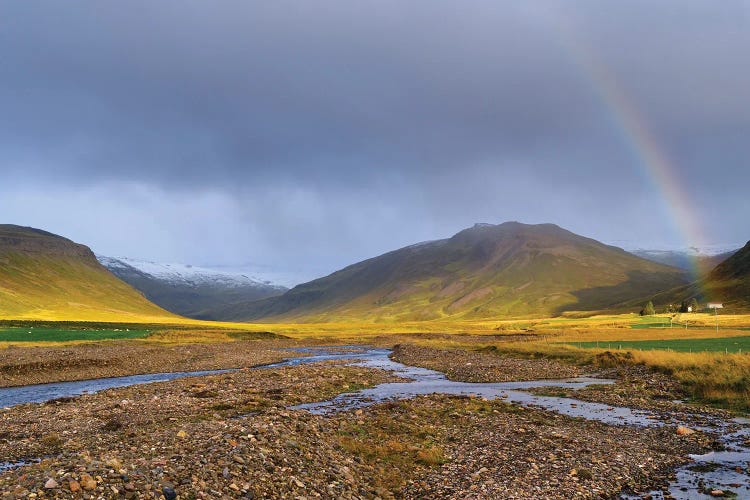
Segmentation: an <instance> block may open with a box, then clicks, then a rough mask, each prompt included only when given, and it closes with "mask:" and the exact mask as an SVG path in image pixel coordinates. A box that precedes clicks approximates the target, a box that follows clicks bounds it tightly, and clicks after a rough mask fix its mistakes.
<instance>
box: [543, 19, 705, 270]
mask: <svg viewBox="0 0 750 500" xmlns="http://www.w3.org/2000/svg"><path fill="white" fill-rule="evenodd" d="M558 14H559V15H558V16H556V19H555V21H557V22H553V23H552V25H553V27H554V28H555V29H554V30H553V31H554V32H556V33H557V34H558V35H559V40H560V45H561V46H562V48H563V49H564V51H565V53H566V54H567V55H568V56H569V57H570V59H571V60H572V62H573V63H574V64H575V65H576V66H577V67H578V68H580V69H581V72H582V74H583V75H584V76H585V80H586V81H587V82H588V83H589V84H590V85H591V87H592V89H593V91H594V94H595V95H597V96H598V98H599V100H600V101H601V102H602V104H603V105H604V107H605V109H607V111H608V115H609V117H610V119H611V121H612V123H613V125H614V126H615V127H616V129H617V131H618V135H619V136H620V137H621V138H622V140H623V141H624V143H625V145H626V146H627V147H628V148H629V149H630V151H631V154H632V155H633V157H634V158H635V159H637V162H636V165H637V166H638V168H639V169H640V171H641V174H642V175H643V177H644V178H645V179H646V181H647V182H648V183H649V184H650V185H651V187H652V188H653V190H654V191H655V192H656V193H659V194H660V198H661V201H662V204H663V208H664V211H665V213H666V214H667V217H668V218H669V219H670V220H671V221H672V223H673V225H674V227H675V229H676V230H677V233H678V234H679V235H680V236H681V238H682V239H683V241H684V243H685V245H686V246H687V247H699V246H701V245H702V244H703V243H704V242H705V238H704V237H703V231H702V230H701V226H700V224H699V220H700V219H699V217H698V216H697V215H696V214H695V213H694V211H693V210H692V206H691V204H690V202H689V200H690V196H689V195H688V194H687V191H686V190H685V188H684V185H683V181H682V175H680V172H679V169H678V168H677V167H676V166H675V164H674V163H673V162H672V161H671V160H670V158H669V156H668V155H667V154H666V152H665V151H664V149H663V148H662V147H661V146H660V145H659V142H658V140H657V136H656V135H655V134H654V133H653V131H652V130H651V129H650V128H649V125H648V122H647V120H646V119H645V118H644V117H643V115H642V114H641V113H640V111H639V109H638V106H637V105H636V103H635V102H633V100H632V99H630V98H629V97H628V95H627V94H626V92H625V91H624V90H623V89H622V87H621V86H620V85H619V83H618V81H617V79H616V78H615V77H614V75H613V74H612V73H611V72H610V71H609V69H608V68H607V67H606V65H605V64H603V63H602V62H601V61H600V59H599V58H598V57H597V56H596V54H595V53H594V51H593V50H592V49H591V48H590V47H588V46H587V45H585V44H584V43H582V42H581V41H580V39H579V38H578V37H577V36H576V35H575V30H574V29H573V26H572V24H571V23H570V22H569V20H567V19H566V17H565V16H564V15H562V14H561V13H558ZM691 271H692V275H693V279H697V278H698V275H699V271H698V266H697V262H696V259H692V269H691Z"/></svg>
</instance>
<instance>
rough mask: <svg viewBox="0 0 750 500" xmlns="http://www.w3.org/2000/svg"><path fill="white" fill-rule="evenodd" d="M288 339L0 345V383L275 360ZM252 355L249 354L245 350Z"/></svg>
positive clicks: (235, 365) (213, 367) (8, 384)
mask: <svg viewBox="0 0 750 500" xmlns="http://www.w3.org/2000/svg"><path fill="white" fill-rule="evenodd" d="M293 345H297V344H296V343H294V342H291V341H279V340H275V341H263V340H253V341H242V342H224V343H211V344H184V345H172V346H170V345H166V346H164V345H156V344H141V343H135V342H127V341H120V342H101V343H94V344H82V345H75V346H70V347H23V348H20V347H10V348H5V349H0V387H14V386H21V385H29V384H44V383H49V382H62V381H72V380H88V379H94V378H102V377H120V376H126V375H136V374H142V373H161V372H178V371H195V370H216V369H223V368H242V367H249V366H253V365H257V364H266V363H272V362H276V361H280V360H281V359H283V358H284V357H288V356H289V354H288V353H285V352H283V351H280V350H279V349H278V348H279V347H284V346H293ZM248 352H251V353H252V355H251V356H248V355H247V353H248Z"/></svg>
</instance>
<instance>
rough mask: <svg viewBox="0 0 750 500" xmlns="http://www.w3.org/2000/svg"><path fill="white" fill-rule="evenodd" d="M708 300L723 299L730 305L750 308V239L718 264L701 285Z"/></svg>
mask: <svg viewBox="0 0 750 500" xmlns="http://www.w3.org/2000/svg"><path fill="white" fill-rule="evenodd" d="M701 288H702V291H703V295H704V296H705V297H706V299H708V300H712V301H722V302H724V303H725V305H727V306H729V307H737V308H741V309H744V310H746V309H749V308H750V241H749V242H748V243H747V244H746V245H745V246H744V247H743V248H741V249H740V250H738V251H737V253H735V254H734V255H732V256H731V257H729V258H728V259H726V260H725V261H724V262H722V263H721V264H719V265H718V266H716V268H715V269H714V270H713V271H711V272H710V273H709V275H708V277H707V278H706V279H705V280H704V282H703V283H702V285H701Z"/></svg>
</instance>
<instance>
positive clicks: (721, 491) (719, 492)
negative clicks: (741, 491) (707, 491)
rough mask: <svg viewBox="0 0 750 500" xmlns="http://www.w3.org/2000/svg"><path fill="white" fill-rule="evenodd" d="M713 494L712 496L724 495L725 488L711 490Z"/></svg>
mask: <svg viewBox="0 0 750 500" xmlns="http://www.w3.org/2000/svg"><path fill="white" fill-rule="evenodd" d="M711 496H712V497H723V496H724V490H711Z"/></svg>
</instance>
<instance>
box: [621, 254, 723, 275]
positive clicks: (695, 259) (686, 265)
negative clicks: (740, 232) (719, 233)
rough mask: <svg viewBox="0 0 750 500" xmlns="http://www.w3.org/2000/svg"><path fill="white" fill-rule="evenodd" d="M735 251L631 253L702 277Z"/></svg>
mask: <svg viewBox="0 0 750 500" xmlns="http://www.w3.org/2000/svg"><path fill="white" fill-rule="evenodd" d="M736 251H737V249H736V247H733V248H732V249H727V248H721V249H719V250H718V251H711V250H708V251H701V250H698V249H693V248H690V249H684V250H643V249H638V250H631V253H632V254H634V255H637V256H638V257H643V258H644V259H648V260H651V261H653V262H658V263H660V264H665V265H667V266H672V267H677V268H680V269H685V270H686V271H693V270H696V271H697V272H698V274H699V275H703V274H706V273H707V272H709V271H711V270H712V269H713V268H714V267H716V266H718V265H719V264H721V263H722V262H723V261H725V260H726V259H728V258H729V257H731V256H732V255H733V254H734V253H735V252H736Z"/></svg>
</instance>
